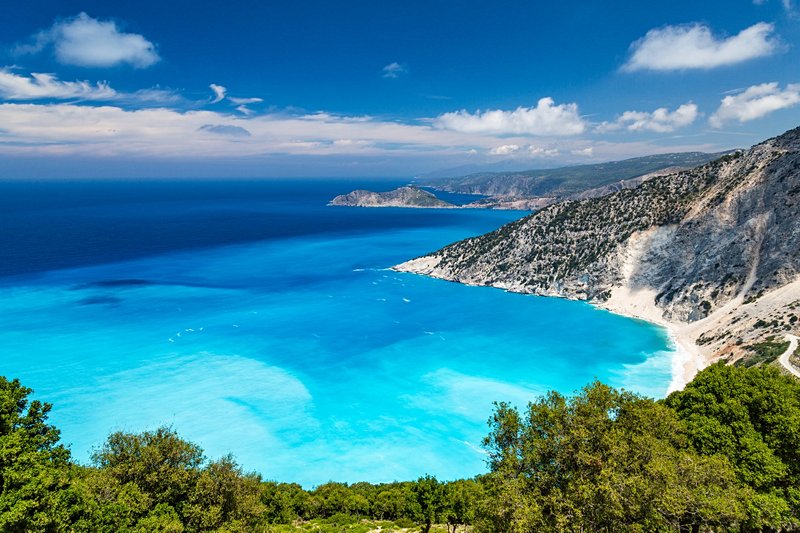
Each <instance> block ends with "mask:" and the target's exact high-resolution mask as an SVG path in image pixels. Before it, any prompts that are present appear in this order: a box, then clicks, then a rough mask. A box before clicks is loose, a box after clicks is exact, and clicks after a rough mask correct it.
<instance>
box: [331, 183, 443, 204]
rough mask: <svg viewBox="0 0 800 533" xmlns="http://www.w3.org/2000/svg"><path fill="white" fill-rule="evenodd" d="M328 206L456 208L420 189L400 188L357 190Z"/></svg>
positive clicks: (336, 199) (341, 196) (339, 197)
mask: <svg viewBox="0 0 800 533" xmlns="http://www.w3.org/2000/svg"><path fill="white" fill-rule="evenodd" d="M328 205H338V206H350V207H438V208H442V207H456V206H455V205H453V204H451V203H448V202H445V201H444V200H440V199H439V198H437V197H436V196H435V195H434V194H432V193H430V192H428V191H424V190H422V189H420V188H418V187H400V188H399V189H395V190H393V191H388V192H373V191H365V190H362V189H360V190H356V191H353V192H351V193H348V194H342V195H339V196H337V197H336V198H334V199H333V200H331V201H330V203H328Z"/></svg>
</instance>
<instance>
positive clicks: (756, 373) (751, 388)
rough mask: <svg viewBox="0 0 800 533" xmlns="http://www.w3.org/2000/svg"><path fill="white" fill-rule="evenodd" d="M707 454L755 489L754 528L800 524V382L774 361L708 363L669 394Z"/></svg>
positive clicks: (750, 503)
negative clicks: (763, 364)
mask: <svg viewBox="0 0 800 533" xmlns="http://www.w3.org/2000/svg"><path fill="white" fill-rule="evenodd" d="M666 405H668V406H669V407H671V408H672V409H674V410H675V412H676V413H677V414H678V416H679V417H680V418H681V419H682V420H684V421H685V423H686V426H687V428H688V435H689V440H690V442H691V444H692V446H693V447H694V449H696V450H697V451H699V452H700V453H702V454H704V455H713V454H720V455H724V456H725V457H727V458H728V459H729V461H730V462H731V464H732V465H733V468H734V470H735V472H736V476H737V478H738V479H739V481H740V482H741V483H742V484H743V485H745V486H747V487H750V488H752V489H753V491H754V494H753V495H752V497H751V498H750V500H749V501H748V510H747V512H748V520H747V525H748V527H750V528H754V529H760V528H767V527H769V528H784V529H785V528H792V527H795V528H796V527H798V526H800V383H798V382H797V381H796V380H794V379H792V378H790V377H787V376H783V375H782V374H780V373H779V372H778V371H777V370H776V369H774V368H770V367H754V368H743V367H734V366H726V365H724V364H723V363H717V364H715V365H711V366H710V367H709V368H707V369H705V370H703V371H702V372H700V373H699V374H698V375H697V376H696V377H695V378H694V380H692V382H691V383H689V384H688V385H687V386H686V388H685V389H684V390H683V391H680V392H675V393H673V394H671V395H670V396H669V398H667V400H666Z"/></svg>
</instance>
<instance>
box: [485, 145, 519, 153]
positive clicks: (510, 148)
mask: <svg viewBox="0 0 800 533" xmlns="http://www.w3.org/2000/svg"><path fill="white" fill-rule="evenodd" d="M515 152H519V145H518V144H503V145H501V146H497V147H495V148H492V149H491V150H489V153H490V154H491V155H508V154H513V153H515Z"/></svg>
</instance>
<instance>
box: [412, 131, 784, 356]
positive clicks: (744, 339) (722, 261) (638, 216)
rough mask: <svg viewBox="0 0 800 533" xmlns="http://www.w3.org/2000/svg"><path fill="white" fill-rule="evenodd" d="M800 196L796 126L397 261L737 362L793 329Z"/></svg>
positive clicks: (413, 268)
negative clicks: (655, 329) (587, 305)
mask: <svg viewBox="0 0 800 533" xmlns="http://www.w3.org/2000/svg"><path fill="white" fill-rule="evenodd" d="M798 202H800V128H798V129H795V130H791V131H789V132H787V133H785V134H783V135H781V136H779V137H776V138H774V139H770V140H768V141H765V142H763V143H761V144H758V145H756V146H754V147H753V148H751V149H750V150H748V151H747V152H744V153H737V154H731V155H728V156H723V157H722V158H720V159H717V160H716V161H713V162H711V163H707V164H705V165H702V166H700V167H697V168H694V169H692V170H687V171H681V172H677V173H674V174H669V175H666V176H661V177H655V178H653V179H650V180H648V181H646V182H644V183H642V184H641V185H640V186H639V187H637V188H635V189H627V190H622V191H619V192H616V193H613V194H610V195H608V196H604V197H601V198H593V199H588V200H582V201H567V202H563V203H560V204H556V205H553V206H550V207H548V208H545V209H543V210H541V211H539V212H537V213H534V214H532V215H530V216H528V217H526V218H523V219H521V220H519V221H517V222H513V223H511V224H508V225H506V226H503V227H502V228H499V229H498V230H496V231H494V232H492V233H489V234H487V235H483V236H480V237H475V238H472V239H467V240H465V241H461V242H458V243H455V244H452V245H450V246H448V247H446V248H443V249H442V250H440V251H438V252H435V253H433V254H431V255H429V256H425V257H422V258H418V259H415V260H412V261H409V262H407V263H404V264H403V265H400V266H399V267H397V269H398V270H404V271H410V272H417V273H422V274H427V275H431V276H434V277H439V278H443V279H449V280H453V281H460V282H463V283H470V284H476V285H491V286H495V287H501V288H505V289H509V290H513V291H519V292H528V293H534V294H542V295H552V296H562V297H567V298H576V299H583V300H589V301H592V302H595V303H598V304H603V305H606V306H608V307H610V308H612V309H614V310H617V311H620V312H625V313H628V314H636V315H640V316H644V317H646V318H649V319H651V320H658V321H663V322H665V323H669V324H673V325H683V326H685V331H684V333H686V336H687V338H689V339H690V341H691V342H692V343H696V344H698V345H701V346H702V348H701V350H700V351H701V352H702V353H703V354H704V355H705V356H706V357H712V356H719V355H727V356H730V357H734V358H739V357H745V358H747V357H750V356H751V355H752V353H751V352H752V351H753V350H752V349H751V348H752V344H753V343H756V342H757V341H762V340H764V339H767V338H768V337H769V336H777V335H781V334H783V333H785V332H786V331H796V330H797V327H796V326H797V318H796V317H795V318H794V319H792V317H793V316H795V314H796V313H795V309H798V308H800V283H798V282H797V280H798V278H799V277H800V217H799V216H798V215H800V203H798ZM795 285H798V287H797V294H796V296H797V298H796V299H797V300H798V301H797V302H795V299H794V296H795ZM760 300H763V301H762V302H760ZM765 302H766V303H765ZM687 324H688V325H690V326H691V327H690V326H686V325H687Z"/></svg>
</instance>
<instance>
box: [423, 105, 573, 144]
mask: <svg viewBox="0 0 800 533" xmlns="http://www.w3.org/2000/svg"><path fill="white" fill-rule="evenodd" d="M434 125H436V127H438V128H442V129H448V130H453V131H460V132H465V133H486V134H493V135H508V134H524V135H577V134H580V133H583V132H584V131H585V130H586V123H585V122H584V120H583V119H582V118H581V116H580V115H579V114H578V105H577V104H559V105H555V102H554V101H553V99H552V98H549V97H547V98H542V99H540V100H539V102H538V103H537V104H536V107H521V106H520V107H518V108H517V109H515V110H514V111H503V110H501V109H493V110H488V111H484V112H481V111H477V112H475V113H469V112H468V111H466V110H464V109H462V110H461V111H455V112H452V113H445V114H443V115H440V116H439V117H437V118H436V119H435V120H434Z"/></svg>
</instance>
